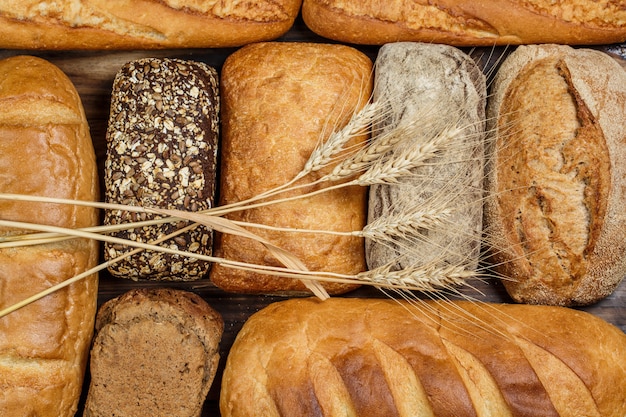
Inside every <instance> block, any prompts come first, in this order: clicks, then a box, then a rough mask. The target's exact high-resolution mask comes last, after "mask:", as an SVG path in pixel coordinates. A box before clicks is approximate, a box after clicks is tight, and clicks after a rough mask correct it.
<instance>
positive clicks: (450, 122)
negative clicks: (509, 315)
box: [366, 42, 487, 270]
mask: <svg viewBox="0 0 626 417" xmlns="http://www.w3.org/2000/svg"><path fill="white" fill-rule="evenodd" d="M375 68H376V72H375V79H376V83H375V87H374V100H375V101H377V102H385V103H389V105H390V109H389V112H388V116H387V117H386V118H385V119H384V120H383V121H382V122H381V123H379V124H378V125H377V126H375V132H377V133H376V135H382V134H384V133H385V132H387V131H389V130H390V129H394V128H396V127H397V126H398V125H399V124H401V123H406V124H408V123H415V121H419V128H418V129H414V130H413V134H414V136H413V137H411V138H407V139H406V140H404V141H403V143H406V145H403V146H402V147H399V148H396V149H395V150H394V152H395V153H396V154H397V155H400V153H401V152H403V151H404V149H405V148H407V146H408V145H409V144H410V145H413V144H414V143H415V144H417V143H422V144H424V146H427V145H428V144H431V143H433V142H434V141H435V140H436V139H437V138H438V136H439V135H443V134H446V132H447V129H449V128H452V127H458V128H459V129H460V130H459V132H458V134H456V135H455V136H454V137H452V138H451V140H450V141H449V142H444V144H442V145H438V146H437V155H436V156H435V157H433V158H428V159H427V160H426V161H424V162H423V164H421V166H420V167H418V168H417V169H414V170H413V173H412V174H413V175H411V176H408V177H404V178H402V179H401V180H400V182H399V183H395V184H380V185H372V186H371V187H370V193H369V206H368V207H369V209H368V223H369V224H372V223H374V222H375V221H377V220H379V219H381V218H385V217H387V218H393V219H397V218H403V216H409V215H411V217H410V218H411V222H413V223H414V224H415V232H414V234H406V239H405V238H404V237H403V236H399V237H398V238H397V239H396V241H394V242H393V245H391V244H389V242H378V241H374V240H370V239H366V256H367V263H368V266H369V268H370V269H374V268H378V267H382V266H386V265H391V266H392V268H393V269H403V268H409V267H411V266H415V265H420V266H424V265H431V266H433V267H445V266H448V265H454V266H464V267H466V268H467V269H469V270H475V269H476V266H477V264H478V257H479V252H480V238H481V230H482V205H483V202H482V182H483V164H484V149H483V146H484V136H485V133H484V129H485V106H486V96H487V94H486V84H485V77H484V76H483V74H482V72H481V70H480V69H479V68H478V67H477V66H476V64H475V63H474V61H473V60H472V59H471V58H470V57H469V56H467V55H466V54H464V53H463V52H461V51H460V50H459V49H456V48H454V47H451V46H447V45H433V44H420V43H412V42H399V43H391V44H387V45H384V46H383V47H382V48H381V49H380V52H379V53H378V57H377V59H376V64H375ZM372 139H373V140H375V136H374V137H373V138H372ZM431 212H432V213H431ZM411 213H413V214H414V215H412V214H411ZM427 217H429V218H430V219H431V222H430V223H428V225H427V226H421V225H420V224H422V223H424V222H423V220H424V219H426V218H427ZM420 221H422V222H420ZM408 224H410V222H407V225H408ZM418 225H419V226H418Z"/></svg>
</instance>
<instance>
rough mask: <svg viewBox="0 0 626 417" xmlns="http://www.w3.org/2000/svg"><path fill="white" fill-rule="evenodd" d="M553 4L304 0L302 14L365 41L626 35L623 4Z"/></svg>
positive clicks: (467, 42)
mask: <svg viewBox="0 0 626 417" xmlns="http://www.w3.org/2000/svg"><path fill="white" fill-rule="evenodd" d="M533 3H534V4H533ZM552 3H554V2H549V1H542V0H537V1H533V2H522V1H520V0H495V1H494V0H491V1H473V0H438V1H435V2H404V1H400V0H393V1H380V0H374V1H354V0H304V2H303V4H302V16H303V18H304V21H305V23H306V24H307V26H308V27H309V28H310V29H311V30H312V31H314V32H316V33H317V34H319V35H321V36H324V37H326V38H329V39H334V40H337V41H341V42H349V43H355V44H365V45H369V44H371V45H382V44H384V43H390V42H400V41H418V42H433V43H446V44H449V45H454V46H493V45H519V44H531V43H562V44H572V45H582V44H611V43H618V42H623V41H624V40H626V25H625V24H624V21H625V19H626V12H625V11H624V10H623V9H619V6H618V5H617V4H610V3H609V2H608V1H603V2H598V1H594V0H577V1H576V6H578V7H573V6H572V9H574V10H580V11H581V13H580V14H577V13H575V12H573V13H568V12H569V11H570V10H569V9H566V8H565V7H563V6H561V5H560V4H556V5H555V4H552ZM569 3H570V2H568V6H569V5H570V4H569ZM587 16H589V17H587ZM592 16H593V17H595V18H592Z"/></svg>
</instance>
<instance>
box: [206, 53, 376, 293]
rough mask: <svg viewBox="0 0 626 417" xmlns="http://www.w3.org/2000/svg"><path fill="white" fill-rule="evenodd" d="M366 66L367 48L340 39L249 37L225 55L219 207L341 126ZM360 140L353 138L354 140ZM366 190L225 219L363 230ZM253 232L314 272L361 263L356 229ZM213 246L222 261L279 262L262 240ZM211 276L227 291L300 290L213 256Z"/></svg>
mask: <svg viewBox="0 0 626 417" xmlns="http://www.w3.org/2000/svg"><path fill="white" fill-rule="evenodd" d="M371 71H372V63H371V61H370V59H369V58H368V57H367V56H366V55H364V54H363V53H361V52H359V51H357V50H356V49H354V48H350V47H348V46H344V45H329V44H307V43H294V42H289V43H287V42H284V43H280V42H269V43H259V44H253V45H248V46H246V47H244V48H242V49H240V50H238V51H237V52H235V53H233V54H232V55H230V56H229V57H228V59H227V60H226V63H225V64H224V67H223V69H222V84H221V88H222V90H221V93H222V109H223V111H222V143H221V155H222V159H221V172H220V175H221V184H220V191H219V194H220V205H222V206H224V205H227V204H230V203H234V202H238V201H242V200H246V199H248V198H251V197H254V196H256V195H258V194H260V193H262V192H265V191H267V190H270V189H272V188H274V187H277V186H281V185H283V184H285V183H287V182H288V181H290V180H291V179H292V178H294V177H295V176H296V174H298V173H299V172H300V171H301V170H302V169H303V167H304V165H305V163H306V161H307V159H308V158H309V156H310V155H311V152H312V151H313V149H314V148H315V146H316V145H317V144H318V142H319V141H320V140H326V139H327V138H328V136H329V135H330V133H331V132H330V130H331V128H335V129H340V128H341V127H342V126H344V125H345V124H346V123H347V121H348V118H349V117H350V116H351V115H352V113H353V112H354V111H355V109H360V108H361V107H362V106H363V105H364V103H365V102H366V101H367V100H368V98H369V96H370V95H371V90H372V85H371ZM326 123H328V124H327V125H325V124H326ZM324 129H326V130H324ZM365 139H366V138H365V137H364V136H361V137H358V138H356V140H355V142H354V144H358V143H362V142H363V141H364V140H365ZM322 172H326V171H322ZM318 176H321V174H320V171H318V172H314V173H312V174H310V175H308V176H306V177H305V178H304V179H302V180H301V181H300V182H299V183H307V182H311V181H313V180H314V179H316V178H317V177H318ZM324 186H325V185H324ZM308 191H310V190H308ZM366 191H367V190H366V188H365V187H359V186H355V187H349V188H344V189H339V190H332V191H329V192H325V193H322V194H319V195H316V196H314V197H307V198H306V199H300V200H295V201H289V202H283V203H280V204H273V205H270V206H267V207H259V208H254V209H248V210H245V211H243V212H234V213H231V214H229V215H228V216H227V217H228V218H229V219H231V220H240V221H246V222H250V223H256V224H264V225H267V226H277V227H292V228H298V229H312V230H337V231H353V230H360V229H361V228H362V227H363V226H364V224H365V217H366ZM302 192H303V191H302V189H300V190H297V191H295V192H289V193H284V194H281V195H280V196H278V197H277V198H280V197H285V196H290V195H295V194H296V193H298V194H301V193H302ZM251 231H252V232H253V233H256V234H257V235H259V236H262V237H264V238H266V239H268V240H269V241H270V242H272V243H273V244H275V245H277V246H279V247H281V248H283V249H285V250H287V251H289V252H291V253H292V254H294V255H295V256H296V257H298V258H299V259H300V260H302V261H303V262H304V263H305V265H306V266H307V268H308V269H309V270H311V271H327V272H337V273H344V274H356V273H359V272H361V271H364V270H365V269H366V268H365V255H364V248H363V240H362V239H360V238H357V237H337V236H328V235H323V234H320V233H314V234H313V233H308V234H297V233H287V232H284V231H271V230H263V229H251ZM214 252H215V254H216V255H217V256H219V257H223V258H226V259H231V260H236V261H243V262H247V263H253V264H259V265H274V266H283V265H282V264H281V263H279V262H278V261H277V260H276V259H274V257H273V256H272V255H271V254H270V253H269V252H268V251H267V249H265V248H264V247H263V245H262V244H260V243H258V242H254V241H252V240H251V239H249V238H246V237H240V236H234V235H230V234H217V236H216V245H215V251H214ZM210 278H211V280H212V281H213V282H214V283H215V284H216V285H217V286H219V287H220V288H222V289H224V290H226V291H234V292H248V293H282V294H294V293H300V294H302V293H305V292H306V289H305V288H304V286H303V284H302V283H301V282H300V281H298V280H295V279H291V278H279V277H276V276H271V275H263V274H258V273H252V272H248V271H239V270H235V269H232V268H229V267H226V266H222V265H219V264H217V265H214V266H213V267H212V268H211V271H210ZM324 286H325V287H326V289H327V290H328V292H329V293H340V292H346V291H348V290H351V289H354V288H356V285H354V284H335V283H329V284H327V285H326V284H325V285H324Z"/></svg>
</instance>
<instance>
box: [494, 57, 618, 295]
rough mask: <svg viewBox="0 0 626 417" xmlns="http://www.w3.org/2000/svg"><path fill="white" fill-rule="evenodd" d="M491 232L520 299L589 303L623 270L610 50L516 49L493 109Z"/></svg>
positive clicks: (498, 83) (499, 262)
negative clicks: (607, 51)
mask: <svg viewBox="0 0 626 417" xmlns="http://www.w3.org/2000/svg"><path fill="white" fill-rule="evenodd" d="M488 120H490V122H492V124H493V125H492V127H491V128H490V129H489V131H491V132H492V133H493V138H492V139H491V140H490V145H491V146H492V149H491V150H490V152H489V154H490V161H489V169H488V178H487V188H488V193H489V198H488V199H487V204H486V230H487V232H486V233H487V235H488V236H489V239H490V242H489V243H490V244H491V247H492V252H493V255H494V262H495V265H496V270H497V271H498V273H499V274H500V275H501V276H502V277H503V282H504V285H505V287H506V289H507V291H508V292H509V294H510V295H511V296H512V297H513V298H514V299H515V300H516V301H519V302H526V303H541V304H555V305H585V304H590V303H593V302H595V301H598V300H600V299H602V298H603V297H606V296H607V295H609V294H610V293H611V292H612V291H613V290H614V289H615V287H616V286H617V285H618V284H619V283H620V281H621V280H622V279H623V277H624V276H625V275H626V236H625V231H626V216H624V212H623V208H624V206H625V204H626V164H624V161H626V134H625V133H624V129H623V126H624V124H625V123H626V72H624V70H623V69H622V68H621V67H620V65H619V64H618V63H617V62H616V61H615V60H614V59H613V58H611V57H609V56H608V55H606V54H604V53H602V52H599V51H595V50H588V49H577V50H576V49H573V48H570V47H567V46H556V45H544V46H523V47H519V48H518V49H517V50H516V51H515V52H514V53H513V54H511V55H510V56H509V58H508V59H507V60H506V61H505V62H504V63H503V64H502V67H501V68H500V70H499V71H498V74H497V76H496V79H495V81H494V84H493V94H492V98H491V100H490V104H489V109H488Z"/></svg>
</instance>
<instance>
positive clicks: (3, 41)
mask: <svg viewBox="0 0 626 417" xmlns="http://www.w3.org/2000/svg"><path fill="white" fill-rule="evenodd" d="M300 4H301V0H277V1H269V0H263V1H257V2H219V1H216V0H213V1H177V0H164V1H156V0H133V1H126V0H91V1H70V0H61V1H55V2H40V1H34V0H27V1H24V0H19V1H15V0H12V1H4V2H2V5H0V48H11V49H48V50H59V49H86V50H94V49H163V48H223V47H235V46H241V45H245V44H247V43H251V42H259V41H264V40H270V39H275V38H278V37H279V36H281V35H283V34H284V33H285V32H287V31H288V30H289V28H291V26H292V25H293V23H294V20H295V18H296V16H297V14H298V12H299V10H300Z"/></svg>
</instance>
